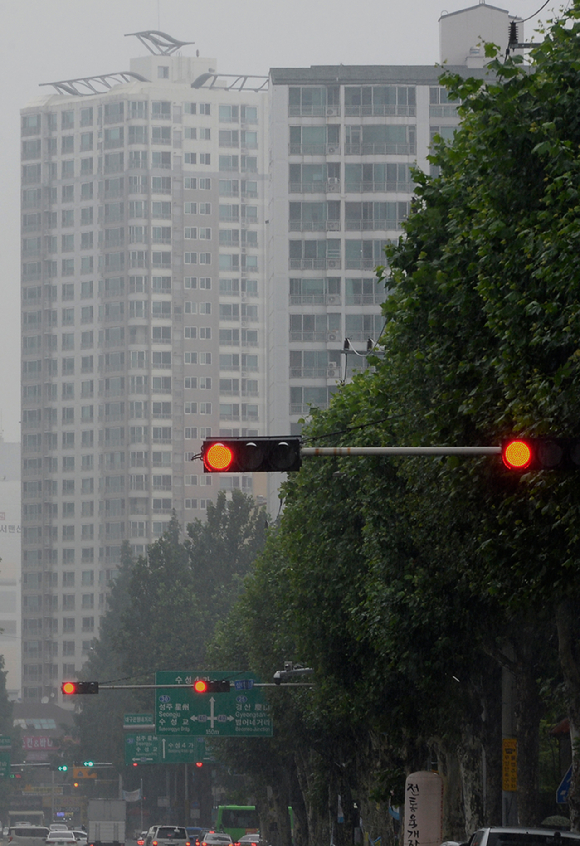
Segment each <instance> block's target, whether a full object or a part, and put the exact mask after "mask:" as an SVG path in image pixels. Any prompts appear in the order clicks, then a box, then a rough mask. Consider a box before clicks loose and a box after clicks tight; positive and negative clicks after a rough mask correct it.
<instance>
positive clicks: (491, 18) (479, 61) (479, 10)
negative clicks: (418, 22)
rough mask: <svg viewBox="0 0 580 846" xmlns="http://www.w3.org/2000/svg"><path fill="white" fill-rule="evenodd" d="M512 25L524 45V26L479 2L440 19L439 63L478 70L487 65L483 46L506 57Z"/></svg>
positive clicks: (498, 10) (507, 15)
mask: <svg viewBox="0 0 580 846" xmlns="http://www.w3.org/2000/svg"><path fill="white" fill-rule="evenodd" d="M512 21H514V22H516V26H517V32H518V40H519V41H523V39H524V34H523V27H524V25H523V22H522V21H521V19H520V18H516V17H513V16H512V15H510V14H509V12H507V11H506V10H505V9H499V8H497V6H489V5H487V4H486V3H484V2H480V3H479V5H477V6H471V7H469V8H468V9H460V10H459V11H458V12H451V13H449V14H447V13H444V14H442V15H441V17H440V19H439V52H440V56H441V63H443V62H447V63H449V64H452V65H466V66H468V67H472V68H481V67H483V66H484V64H487V63H488V62H489V61H490V58H489V57H486V56H485V51H484V45H485V44H487V43H490V44H497V45H498V47H499V48H500V55H501V56H505V52H506V48H507V46H508V40H509V30H510V24H511V23H512Z"/></svg>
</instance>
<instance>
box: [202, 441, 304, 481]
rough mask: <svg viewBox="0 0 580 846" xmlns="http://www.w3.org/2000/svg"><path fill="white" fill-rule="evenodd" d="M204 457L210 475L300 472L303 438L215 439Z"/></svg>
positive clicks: (207, 443) (206, 446) (206, 445)
mask: <svg viewBox="0 0 580 846" xmlns="http://www.w3.org/2000/svg"><path fill="white" fill-rule="evenodd" d="M201 457H202V459H203V466H204V468H205V472H206V473H289V472H291V471H293V470H300V465H301V464H302V458H301V455H300V438H291V437H288V438H286V437H277V438H211V439H210V440H207V441H204V442H203V444H202V447H201Z"/></svg>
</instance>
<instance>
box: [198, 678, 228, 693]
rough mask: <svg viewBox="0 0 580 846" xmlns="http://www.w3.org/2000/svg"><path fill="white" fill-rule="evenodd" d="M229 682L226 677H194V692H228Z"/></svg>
mask: <svg viewBox="0 0 580 846" xmlns="http://www.w3.org/2000/svg"><path fill="white" fill-rule="evenodd" d="M230 687H231V684H230V682H229V681H228V680H227V679H196V680H195V681H194V683H193V689H194V691H195V693H229V692H230Z"/></svg>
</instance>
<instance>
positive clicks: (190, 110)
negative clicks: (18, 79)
mask: <svg viewBox="0 0 580 846" xmlns="http://www.w3.org/2000/svg"><path fill="white" fill-rule="evenodd" d="M214 67H215V60H213V59H197V58H196V59H188V60H185V59H184V58H183V57H171V56H150V57H146V58H141V59H139V60H136V61H135V62H134V63H133V64H132V70H133V71H134V72H136V73H138V74H140V75H141V76H143V77H145V78H146V79H151V80H152V81H151V82H142V81H129V82H124V83H121V84H118V85H116V86H114V87H113V88H112V89H111V90H110V91H107V92H106V93H102V94H96V95H91V96H90V97H84V96H82V94H81V96H74V95H71V94H68V93H64V94H63V93H61V92H62V89H59V92H58V93H56V94H53V95H52V96H48V97H46V98H44V99H43V100H41V101H37V102H36V103H34V104H32V106H30V107H28V108H26V109H24V110H23V112H22V179H23V186H22V215H23V218H22V250H23V266H22V293H23V332H22V342H23V350H22V352H23V356H22V359H23V374H22V380H23V382H22V384H23V397H22V401H23V413H22V427H23V428H22V438H23V443H22V459H23V489H22V492H23V508H24V519H23V579H24V592H23V594H24V595H23V621H24V623H23V625H24V631H23V641H24V660H23V687H24V689H23V698H24V700H25V701H37V700H38V699H40V698H43V697H45V696H49V697H52V698H54V697H58V696H59V695H60V680H61V679H62V678H64V677H66V676H69V677H70V676H71V675H74V673H75V672H76V671H77V670H78V669H79V668H80V667H81V665H82V663H83V661H84V660H85V658H86V655H87V653H88V651H89V650H90V648H91V643H92V640H93V638H94V637H96V636H97V635H98V630H99V624H100V618H101V616H102V615H103V613H104V611H105V607H106V596H107V592H108V589H109V585H110V583H111V580H112V579H114V577H115V573H116V571H117V568H118V566H119V563H120V556H121V545H122V543H123V541H124V540H128V541H129V543H130V545H131V547H132V551H133V553H134V554H140V553H143V552H144V551H145V550H146V547H147V544H148V543H150V542H151V541H153V540H154V539H155V538H157V537H159V536H160V535H161V533H162V532H163V530H164V529H165V527H166V526H167V524H168V521H169V519H170V517H171V512H172V510H173V509H175V511H176V513H177V517H178V519H179V521H180V523H181V525H182V526H185V525H186V523H187V522H189V521H191V520H193V519H194V518H196V517H197V518H203V517H204V515H205V509H206V506H207V503H208V502H210V501H211V500H213V499H215V498H216V496H217V494H218V491H219V488H220V486H221V487H223V488H226V489H227V490H229V489H231V488H232V487H233V486H239V487H243V488H244V490H247V491H249V492H252V479H251V477H246V478H244V479H241V478H239V477H237V478H236V477H233V478H232V477H222V478H216V477H215V476H214V477H212V476H207V475H204V474H203V472H202V469H201V464H200V462H199V461H195V462H194V463H192V462H191V459H192V457H193V456H195V455H196V454H199V449H200V446H201V442H202V440H203V439H204V438H205V437H208V436H209V435H210V434H213V435H215V434H218V433H220V432H221V433H222V434H224V435H225V434H231V435H243V434H259V433H262V432H263V426H264V416H265V387H264V372H265V369H264V354H263V348H264V342H263V332H264V329H263V326H264V284H263V276H264V270H265V258H264V256H265V243H264V235H263V227H264V195H265V186H266V176H265V172H266V165H265V161H266V160H265V154H266V142H265V138H266V121H265V106H266V96H265V94H264V93H262V92H260V91H258V90H251V89H250V88H249V87H248V88H246V89H244V90H243V91H242V90H239V89H238V90H236V89H232V88H231V82H232V80H231V79H228V78H219V79H218V78H216V77H215V75H212V74H211V72H210V69H212V68H214ZM263 82H264V80H260V81H259V85H261V84H263ZM193 83H195V84H196V85H197V86H198V87H197V88H192V84H193ZM259 85H258V87H259Z"/></svg>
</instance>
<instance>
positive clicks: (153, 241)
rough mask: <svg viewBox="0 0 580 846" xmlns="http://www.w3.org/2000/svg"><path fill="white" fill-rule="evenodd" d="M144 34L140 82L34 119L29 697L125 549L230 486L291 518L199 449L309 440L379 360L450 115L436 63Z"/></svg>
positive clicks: (119, 80)
mask: <svg viewBox="0 0 580 846" xmlns="http://www.w3.org/2000/svg"><path fill="white" fill-rule="evenodd" d="M460 15H463V17H460ZM509 22H510V19H509V16H508V14H507V12H503V11H502V10H499V9H496V8H495V7H490V6H486V4H484V3H480V4H479V5H478V6H475V7H473V8H472V9H468V10H465V11H464V12H462V13H456V15H446V16H443V17H442V18H441V22H440V23H441V32H442V36H441V44H442V45H444V47H445V49H446V50H448V49H451V47H453V49H454V50H455V52H456V54H457V56H458V57H459V58H454V61H455V62H457V63H458V65H457V68H456V69H457V70H459V71H460V72H462V73H465V74H467V73H469V74H482V73H483V72H484V71H483V70H482V69H481V68H482V67H483V62H484V58H483V52H482V51H481V49H480V47H479V46H478V43H477V41H478V38H479V36H480V35H482V36H483V37H484V38H485V37H486V36H487V34H488V32H491V33H496V32H500V31H504V29H505V39H506V43H507V35H508V26H509ZM480 30H481V32H480ZM136 36H137V37H138V38H139V40H140V41H141V43H142V44H143V45H145V46H146V47H147V48H148V50H149V55H147V56H145V57H142V58H139V59H135V60H133V61H132V62H131V69H130V71H129V72H126V73H122V74H110V75H107V74H105V75H103V76H100V77H91V78H78V79H71V80H66V81H60V82H56V83H52V84H51V85H52V88H51V89H50V93H49V94H47V95H45V96H43V97H41V98H39V99H38V100H36V101H35V102H33V103H31V104H30V105H29V106H27V107H26V108H25V109H23V111H22V118H21V120H22V496H23V512H22V548H23V555H22V567H23V605H22V625H23V667H22V686H23V691H22V695H23V700H24V701H37V700H40V699H42V698H44V697H49V698H53V699H54V698H57V697H58V696H59V690H60V685H59V683H60V680H62V679H63V678H65V677H66V676H71V675H74V674H75V672H76V671H77V670H78V669H80V667H81V665H82V663H83V661H84V659H85V657H86V653H87V651H88V650H89V649H90V647H91V642H92V640H93V638H94V637H96V636H97V635H98V630H99V622H100V617H101V616H102V614H103V613H104V611H105V607H106V596H107V591H108V586H109V584H110V581H111V579H112V578H114V575H115V572H116V570H117V568H118V565H119V562H120V555H121V545H122V543H123V541H125V540H126V541H128V542H129V544H130V545H131V548H132V551H133V553H134V554H139V553H141V552H144V551H145V549H146V547H147V544H148V543H150V542H151V541H153V540H154V539H155V538H157V537H159V536H160V534H161V533H162V532H163V530H164V528H165V526H166V525H167V522H168V521H169V519H170V515H171V512H172V510H173V509H175V511H176V513H177V516H178V519H179V520H180V522H181V524H182V525H185V524H187V522H189V521H190V520H192V519H193V518H195V517H203V515H204V512H205V508H206V506H207V503H208V502H209V501H210V500H213V499H215V497H216V495H217V492H218V490H219V489H220V488H221V489H226V490H227V489H232V488H233V487H241V488H242V489H243V490H246V491H248V492H252V493H253V494H254V495H255V496H265V495H266V494H267V495H268V503H269V507H270V510H271V512H272V513H273V514H276V513H277V511H278V506H277V503H276V494H277V482H278V481H279V479H277V478H276V477H264V476H262V477H260V475H259V474H255V476H254V478H252V477H251V476H250V475H247V476H236V475H228V474H224V475H222V476H220V477H216V476H212V475H204V474H203V472H202V470H201V465H200V463H199V462H198V461H196V462H193V463H192V462H191V461H190V459H191V457H192V456H193V455H195V454H196V453H198V452H199V448H200V445H201V442H202V440H203V439H204V438H205V437H208V436H210V435H212V436H215V435H223V436H226V435H230V436H231V435H242V436H243V435H250V436H251V435H258V434H271V435H278V434H282V435H283V434H291V433H295V432H298V431H299V430H300V424H299V420H300V418H301V417H304V416H305V415H307V414H308V412H309V409H310V407H311V405H315V406H319V407H324V406H326V405H327V404H328V402H329V399H330V397H331V395H332V393H333V391H335V390H337V388H338V386H339V384H340V382H341V381H343V380H345V379H348V378H350V376H351V375H352V373H353V372H354V371H356V370H357V369H359V368H360V367H364V366H365V364H366V359H365V357H364V353H365V352H366V347H367V344H368V343H370V344H372V343H374V342H375V341H376V340H377V339H378V338H379V336H380V334H381V330H382V326H383V318H382V316H381V310H380V304H381V302H382V300H383V299H384V296H385V292H384V290H383V289H381V288H379V287H378V286H377V284H376V281H375V273H374V268H375V267H376V266H377V265H378V264H383V263H384V253H383V247H384V245H385V243H386V242H387V241H389V240H393V239H396V238H397V237H398V236H399V234H400V231H401V229H400V226H401V223H402V221H403V220H404V219H405V217H406V216H407V214H408V211H409V205H410V201H411V197H412V193H413V178H412V174H411V168H412V167H414V166H415V165H418V166H419V167H421V168H423V169H429V163H428V160H427V154H428V150H429V145H430V143H431V141H432V138H433V137H434V135H435V134H439V135H441V136H442V137H443V138H445V137H450V136H451V135H452V133H453V130H454V127H455V126H456V125H457V121H458V117H457V109H456V105H455V104H452V103H449V102H448V100H447V94H446V90H445V89H444V88H443V87H442V86H441V85H440V84H439V81H438V77H439V71H438V70H437V69H435V68H432V67H393V66H342V65H338V66H332V67H313V68H309V69H308V68H302V69H301V68H298V69H275V70H272V71H271V73H270V78H269V80H268V79H267V78H265V77H264V78H256V77H247V76H234V77H229V76H223V75H219V74H217V73H216V70H215V68H216V63H215V60H213V59H203V58H199V57H186V56H182V55H175V51H176V50H177V49H178V48H179V47H181V46H184V45H183V43H181V42H176V41H175V40H173V39H171V38H170V37H169V36H164V35H163V34H161V33H157V32H151V31H150V32H142V33H136ZM454 56H455V53H454ZM462 57H465V58H462ZM445 58H446V54H445V53H444V54H443V55H442V60H444V59H445ZM474 67H475V70H473V68H474ZM478 68H480V69H479V70H478ZM268 83H269V85H268ZM345 339H348V342H347V347H348V349H347V350H346V352H347V353H348V354H344V353H345V349H344V348H345ZM355 351H356V352H358V353H361V354H359V355H356V354H355ZM266 482H268V483H269V489H267V488H266Z"/></svg>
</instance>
